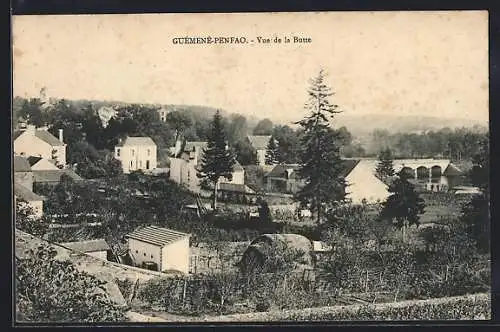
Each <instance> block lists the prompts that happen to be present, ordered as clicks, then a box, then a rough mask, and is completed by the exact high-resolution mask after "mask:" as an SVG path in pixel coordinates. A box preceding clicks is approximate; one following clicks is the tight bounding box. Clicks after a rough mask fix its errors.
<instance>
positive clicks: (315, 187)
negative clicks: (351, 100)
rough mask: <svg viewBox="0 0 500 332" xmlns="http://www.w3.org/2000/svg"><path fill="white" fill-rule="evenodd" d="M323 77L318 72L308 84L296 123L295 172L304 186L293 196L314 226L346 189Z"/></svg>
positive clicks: (334, 109)
mask: <svg viewBox="0 0 500 332" xmlns="http://www.w3.org/2000/svg"><path fill="white" fill-rule="evenodd" d="M325 77H326V73H325V71H324V70H320V72H319V75H318V76H317V77H315V78H314V79H312V80H311V81H310V83H311V85H310V88H309V90H308V94H309V100H308V102H307V103H306V105H305V108H306V110H308V111H309V114H308V115H307V116H306V117H305V118H304V119H303V120H301V121H299V122H297V123H298V124H299V125H300V126H301V127H302V129H303V136H302V138H301V143H302V147H303V151H302V154H301V168H300V169H299V171H298V173H299V176H300V177H301V178H302V179H303V180H304V181H305V186H304V187H303V188H302V189H301V190H300V191H299V192H298V193H297V195H296V199H297V200H298V201H299V202H300V204H301V206H302V207H306V208H309V209H310V210H311V212H313V213H315V214H316V219H317V222H318V223H320V222H321V218H322V216H323V213H324V212H325V210H326V209H328V208H330V207H332V206H333V205H334V203H335V202H339V201H342V200H344V199H345V187H346V182H345V178H344V176H343V165H342V160H341V159H340V152H339V150H340V144H339V143H340V142H339V140H338V137H337V133H336V131H335V130H334V129H333V128H331V126H330V120H331V119H332V118H333V117H334V115H335V114H337V113H340V111H338V110H337V108H338V106H337V105H334V104H331V103H330V101H329V97H331V96H332V95H334V93H333V92H332V91H331V89H330V87H329V86H327V84H326V82H325Z"/></svg>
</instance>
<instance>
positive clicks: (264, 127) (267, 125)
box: [253, 119, 273, 135]
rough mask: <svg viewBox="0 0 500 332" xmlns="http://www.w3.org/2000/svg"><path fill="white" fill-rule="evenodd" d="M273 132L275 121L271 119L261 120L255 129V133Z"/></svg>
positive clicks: (265, 133) (266, 133) (268, 133)
mask: <svg viewBox="0 0 500 332" xmlns="http://www.w3.org/2000/svg"><path fill="white" fill-rule="evenodd" d="M272 133H273V122H272V121H271V120H269V119H263V120H260V121H259V123H257V126H255V128H254V129H253V134H254V135H271V134H272Z"/></svg>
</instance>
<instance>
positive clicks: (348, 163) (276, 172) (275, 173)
mask: <svg viewBox="0 0 500 332" xmlns="http://www.w3.org/2000/svg"><path fill="white" fill-rule="evenodd" d="M358 164H359V160H356V159H346V160H342V168H343V169H342V176H344V177H346V176H347V175H349V174H350V173H351V172H352V170H353V169H354V168H355V167H356V166H357V165H358ZM290 168H291V169H293V170H294V172H296V171H298V170H299V169H300V165H295V164H294V165H286V164H280V165H276V166H275V167H274V168H273V169H272V170H271V171H270V172H269V173H267V174H266V177H275V178H284V177H285V171H286V170H287V169H290Z"/></svg>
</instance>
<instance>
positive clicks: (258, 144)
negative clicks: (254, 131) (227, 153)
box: [248, 135, 271, 150]
mask: <svg viewBox="0 0 500 332" xmlns="http://www.w3.org/2000/svg"><path fill="white" fill-rule="evenodd" d="M270 139H271V135H259V136H248V140H249V141H250V144H252V146H253V147H254V149H256V150H265V149H267V144H268V143H269V140H270Z"/></svg>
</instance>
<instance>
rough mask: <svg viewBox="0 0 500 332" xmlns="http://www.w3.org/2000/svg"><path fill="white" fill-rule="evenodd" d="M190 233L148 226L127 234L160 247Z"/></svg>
mask: <svg viewBox="0 0 500 332" xmlns="http://www.w3.org/2000/svg"><path fill="white" fill-rule="evenodd" d="M187 236H190V234H186V233H182V232H178V231H174V230H171V229H167V228H162V227H157V226H147V227H144V228H141V229H138V230H135V231H134V232H132V233H130V234H128V235H125V237H126V238H130V239H134V240H138V241H142V242H146V243H150V244H153V245H156V246H159V247H164V246H166V245H167V244H170V243H173V242H176V241H179V240H181V239H183V238H185V237H187Z"/></svg>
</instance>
